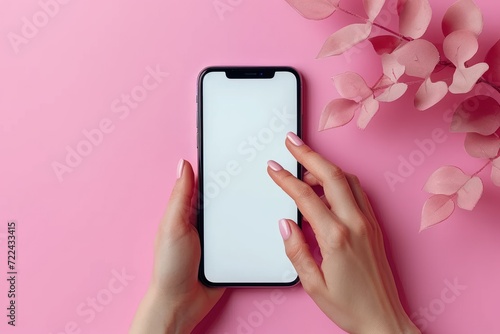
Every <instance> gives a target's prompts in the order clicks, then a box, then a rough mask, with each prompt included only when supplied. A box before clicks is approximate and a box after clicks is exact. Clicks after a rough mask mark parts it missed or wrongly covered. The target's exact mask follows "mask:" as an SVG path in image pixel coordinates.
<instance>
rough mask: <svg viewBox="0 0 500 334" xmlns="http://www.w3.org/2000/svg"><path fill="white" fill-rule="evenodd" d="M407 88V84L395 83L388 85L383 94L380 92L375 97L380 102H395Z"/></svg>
mask: <svg viewBox="0 0 500 334" xmlns="http://www.w3.org/2000/svg"><path fill="white" fill-rule="evenodd" d="M407 89H408V85H407V84H405V83H395V84H392V85H390V86H389V87H387V88H386V89H385V90H384V91H383V92H382V93H381V94H378V95H377V97H375V99H376V100H377V101H380V102H393V101H396V100H397V99H399V98H400V97H401V96H403V94H404V93H406V90H407Z"/></svg>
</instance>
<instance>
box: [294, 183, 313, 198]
mask: <svg viewBox="0 0 500 334" xmlns="http://www.w3.org/2000/svg"><path fill="white" fill-rule="evenodd" d="M295 191H296V199H297V200H298V201H303V200H307V199H309V198H311V197H312V196H315V195H316V193H315V192H314V190H313V189H312V188H311V187H310V186H309V185H307V184H306V183H303V182H301V183H299V184H298V185H297V187H296V189H295Z"/></svg>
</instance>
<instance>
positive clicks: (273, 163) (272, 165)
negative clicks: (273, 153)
mask: <svg viewBox="0 0 500 334" xmlns="http://www.w3.org/2000/svg"><path fill="white" fill-rule="evenodd" d="M267 165H268V166H269V168H271V169H272V170H273V171H275V172H279V171H280V170H283V167H281V165H280V164H279V163H277V162H276V161H273V160H269V161H268V162H267Z"/></svg>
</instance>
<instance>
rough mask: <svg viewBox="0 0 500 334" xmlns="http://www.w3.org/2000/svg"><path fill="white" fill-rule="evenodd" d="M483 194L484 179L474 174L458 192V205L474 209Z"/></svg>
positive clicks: (466, 208)
mask: <svg viewBox="0 0 500 334" xmlns="http://www.w3.org/2000/svg"><path fill="white" fill-rule="evenodd" d="M482 195H483V181H481V179H480V178H479V177H477V176H474V177H473V178H471V179H470V180H469V181H467V182H466V183H465V184H464V185H463V186H462V187H461V188H460V190H459V191H458V193H457V196H458V197H457V205H458V206H459V207H460V208H462V209H464V210H472V209H474V207H475V206H476V204H477V202H478V201H479V199H480V198H481V196H482Z"/></svg>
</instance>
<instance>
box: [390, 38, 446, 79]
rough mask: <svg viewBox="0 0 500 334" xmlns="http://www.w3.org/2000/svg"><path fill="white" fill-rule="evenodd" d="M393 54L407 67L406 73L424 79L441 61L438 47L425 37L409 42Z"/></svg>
mask: <svg viewBox="0 0 500 334" xmlns="http://www.w3.org/2000/svg"><path fill="white" fill-rule="evenodd" d="M392 54H393V55H395V56H396V57H397V60H398V62H399V63H400V64H401V65H403V66H404V67H405V73H406V74H408V75H409V76H412V77H417V78H422V79H425V78H427V77H428V76H429V75H431V73H432V71H434V68H435V67H436V65H437V63H438V62H439V51H438V49H437V48H436V47H435V46H434V44H432V43H431V42H429V41H426V40H424V39H416V40H414V41H411V42H408V43H406V44H405V45H403V46H402V47H400V48H399V49H396V51H394V52H393V53H392Z"/></svg>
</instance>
